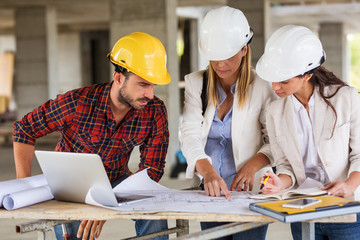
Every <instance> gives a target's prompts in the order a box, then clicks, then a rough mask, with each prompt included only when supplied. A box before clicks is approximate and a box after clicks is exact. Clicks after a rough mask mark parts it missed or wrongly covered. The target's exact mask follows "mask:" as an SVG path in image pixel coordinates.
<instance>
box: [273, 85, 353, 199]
mask: <svg viewBox="0 0 360 240" xmlns="http://www.w3.org/2000/svg"><path fill="white" fill-rule="evenodd" d="M335 89H336V87H334V86H330V87H326V88H325V90H324V95H325V96H328V95H329V94H331V93H333V92H334V91H335ZM314 101H315V111H314V121H315V125H314V129H315V134H314V136H315V143H316V146H317V150H318V154H319V157H320V160H321V162H322V163H323V165H324V167H325V171H326V172H327V174H328V176H329V178H330V181H331V182H333V181H344V180H345V179H347V178H348V176H349V174H350V173H352V172H353V171H360V97H359V94H358V92H357V91H356V89H354V88H352V87H347V86H346V87H342V88H341V89H340V90H339V92H338V93H337V94H336V95H335V96H334V97H332V98H330V99H329V101H330V102H331V104H332V105H333V106H334V108H335V110H336V112H337V121H336V125H335V130H334V135H333V136H332V138H330V136H331V133H332V129H333V126H334V121H335V114H334V112H333V111H332V109H331V108H330V107H329V106H328V105H327V104H326V103H325V101H324V100H323V99H322V98H321V96H320V93H319V91H318V89H317V88H315V90H314ZM266 123H267V129H268V133H269V138H270V144H271V150H272V153H273V157H274V161H275V165H276V168H277V174H279V173H284V174H287V175H289V176H290V177H291V178H292V180H293V183H295V180H296V184H297V185H301V184H302V183H303V182H304V181H305V179H306V176H305V169H304V164H303V160H302V157H301V150H300V145H299V141H298V136H297V131H296V125H295V114H294V105H293V101H292V99H291V96H290V97H286V98H281V99H278V100H276V101H273V102H272V103H270V104H269V108H268V110H267V113H266ZM359 193H360V192H359V188H358V189H357V191H356V194H355V197H356V199H359V200H360V198H359V197H360V195H359Z"/></svg>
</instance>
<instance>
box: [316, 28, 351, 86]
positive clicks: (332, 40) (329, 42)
mask: <svg viewBox="0 0 360 240" xmlns="http://www.w3.org/2000/svg"><path fill="white" fill-rule="evenodd" d="M319 37H320V40H321V43H322V45H323V48H324V50H325V52H326V61H325V64H324V66H325V67H326V68H327V69H329V70H331V71H332V72H334V73H335V74H336V75H337V76H338V77H339V78H341V79H343V80H344V81H348V76H347V73H346V36H345V33H344V24H343V23H339V22H338V23H336V22H328V23H325V22H324V23H320V29H319Z"/></svg>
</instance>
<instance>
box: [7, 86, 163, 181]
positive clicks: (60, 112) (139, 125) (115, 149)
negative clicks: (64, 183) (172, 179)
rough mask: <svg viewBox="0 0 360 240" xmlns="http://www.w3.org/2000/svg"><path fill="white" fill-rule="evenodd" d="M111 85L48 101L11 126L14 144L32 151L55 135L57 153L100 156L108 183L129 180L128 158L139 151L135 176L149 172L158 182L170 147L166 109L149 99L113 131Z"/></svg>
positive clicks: (82, 89) (95, 87) (64, 95)
mask: <svg viewBox="0 0 360 240" xmlns="http://www.w3.org/2000/svg"><path fill="white" fill-rule="evenodd" d="M111 85H112V83H106V84H98V85H93V86H89V87H85V88H80V89H76V90H72V91H69V92H67V93H65V94H63V95H58V97H57V98H56V99H55V100H49V101H47V102H46V103H44V104H43V105H41V106H40V107H39V108H37V109H35V110H33V111H32V112H30V113H29V114H27V115H26V116H24V117H23V118H22V119H21V120H20V121H18V122H16V123H15V124H14V128H13V141H14V142H21V143H27V144H32V145H34V144H35V139H37V138H39V137H42V136H45V135H46V134H48V133H51V132H53V131H59V132H60V139H59V142H58V144H57V146H56V151H61V152H81V153H96V154H99V155H100V157H101V159H102V161H103V164H104V167H105V170H106V172H107V174H108V176H109V179H110V181H111V182H113V181H115V180H117V179H119V178H120V177H122V176H123V175H124V174H130V170H129V168H128V166H127V164H128V160H129V157H130V154H131V152H132V150H133V149H134V147H135V146H140V148H139V149H140V163H139V170H142V169H144V168H149V170H148V173H149V175H150V177H151V178H152V179H153V180H155V181H159V180H160V178H161V176H162V175H163V173H164V167H165V156H166V152H167V148H168V144H169V131H168V122H167V114H166V108H165V105H164V103H163V102H162V101H161V100H160V99H158V98H157V97H154V98H153V99H152V100H151V101H149V102H148V104H147V105H146V106H145V108H144V109H141V110H135V109H131V110H130V111H129V112H128V113H127V114H126V116H125V117H124V119H123V121H122V122H121V124H120V125H119V126H118V127H116V123H115V118H114V116H113V114H112V111H111V108H110V99H109V96H110V88H111Z"/></svg>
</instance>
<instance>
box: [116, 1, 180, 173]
mask: <svg viewBox="0 0 360 240" xmlns="http://www.w3.org/2000/svg"><path fill="white" fill-rule="evenodd" d="M176 6H177V1H174V0H111V1H110V45H111V46H113V45H114V44H115V42H116V41H117V40H118V39H119V38H121V37H122V36H124V35H126V34H129V33H131V32H146V33H149V34H151V35H153V36H155V37H157V38H158V39H160V41H161V42H162V43H163V45H164V47H165V49H166V52H167V68H168V71H169V73H170V75H171V83H170V84H169V85H165V86H156V88H155V95H156V96H158V97H159V98H160V99H162V100H163V101H164V102H165V104H166V107H167V113H168V121H169V131H170V145H169V149H168V154H167V164H166V169H165V174H166V175H168V174H169V173H170V171H171V167H172V165H173V164H175V159H176V158H175V153H176V151H177V150H178V149H179V141H178V125H179V117H180V96H179V87H178V82H179V65H178V57H177V53H176V36H177V16H176ZM134 160H135V159H134ZM135 161H136V162H138V159H136V160H135Z"/></svg>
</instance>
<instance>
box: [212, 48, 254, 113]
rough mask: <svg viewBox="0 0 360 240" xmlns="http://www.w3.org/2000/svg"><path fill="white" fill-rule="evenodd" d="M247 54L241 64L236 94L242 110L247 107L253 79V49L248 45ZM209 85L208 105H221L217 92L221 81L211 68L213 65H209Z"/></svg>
mask: <svg viewBox="0 0 360 240" xmlns="http://www.w3.org/2000/svg"><path fill="white" fill-rule="evenodd" d="M247 47H248V49H247V53H246V55H245V56H244V57H243V59H242V61H241V64H240V67H239V68H240V70H239V75H238V79H237V82H236V90H235V92H237V93H238V105H239V108H242V107H243V106H244V105H245V102H246V96H247V89H248V88H249V85H250V82H251V79H250V76H251V63H250V61H251V49H250V46H249V45H247ZM206 71H208V85H207V89H206V92H207V94H206V96H207V102H208V104H212V105H214V106H218V105H219V94H218V91H217V87H216V83H217V82H219V81H220V79H219V77H218V75H217V74H216V72H215V71H214V69H213V68H212V67H211V64H209V67H208V69H207V70H206Z"/></svg>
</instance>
